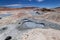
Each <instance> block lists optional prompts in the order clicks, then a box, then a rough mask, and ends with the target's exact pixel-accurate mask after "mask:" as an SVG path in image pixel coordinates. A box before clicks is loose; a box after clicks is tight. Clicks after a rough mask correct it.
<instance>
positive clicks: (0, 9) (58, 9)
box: [0, 7, 60, 11]
mask: <svg viewBox="0 0 60 40" xmlns="http://www.w3.org/2000/svg"><path fill="white" fill-rule="evenodd" d="M20 9H36V10H42V11H45V10H46V11H51V10H52V9H48V8H39V7H22V8H9V7H0V11H5V10H6V11H8V10H20ZM53 9H54V10H56V11H60V7H56V8H53Z"/></svg>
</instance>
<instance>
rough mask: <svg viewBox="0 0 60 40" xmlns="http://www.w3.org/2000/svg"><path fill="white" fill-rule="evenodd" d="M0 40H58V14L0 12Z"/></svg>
mask: <svg viewBox="0 0 60 40" xmlns="http://www.w3.org/2000/svg"><path fill="white" fill-rule="evenodd" d="M0 15H3V16H0V40H60V13H59V12H42V11H34V10H31V9H29V10H26V9H23V10H14V11H13V10H12V11H0Z"/></svg>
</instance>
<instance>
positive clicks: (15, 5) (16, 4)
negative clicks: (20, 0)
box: [5, 4, 22, 7]
mask: <svg viewBox="0 0 60 40" xmlns="http://www.w3.org/2000/svg"><path fill="white" fill-rule="evenodd" d="M5 6H7V7H9V6H22V4H10V5H5Z"/></svg>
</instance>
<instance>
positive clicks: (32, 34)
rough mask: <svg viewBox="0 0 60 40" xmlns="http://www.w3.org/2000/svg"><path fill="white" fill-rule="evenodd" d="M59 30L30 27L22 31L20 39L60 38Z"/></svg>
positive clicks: (47, 39)
mask: <svg viewBox="0 0 60 40" xmlns="http://www.w3.org/2000/svg"><path fill="white" fill-rule="evenodd" d="M59 34H60V31H58V30H53V29H32V30H30V31H29V32H27V33H23V35H22V40H60V36H59Z"/></svg>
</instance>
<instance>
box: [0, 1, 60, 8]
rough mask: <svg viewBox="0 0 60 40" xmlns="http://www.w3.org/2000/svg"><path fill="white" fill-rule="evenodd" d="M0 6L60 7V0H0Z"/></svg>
mask: <svg viewBox="0 0 60 40" xmlns="http://www.w3.org/2000/svg"><path fill="white" fill-rule="evenodd" d="M0 6H6V7H12V8H19V7H28V6H33V7H47V8H53V7H60V0H0Z"/></svg>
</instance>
